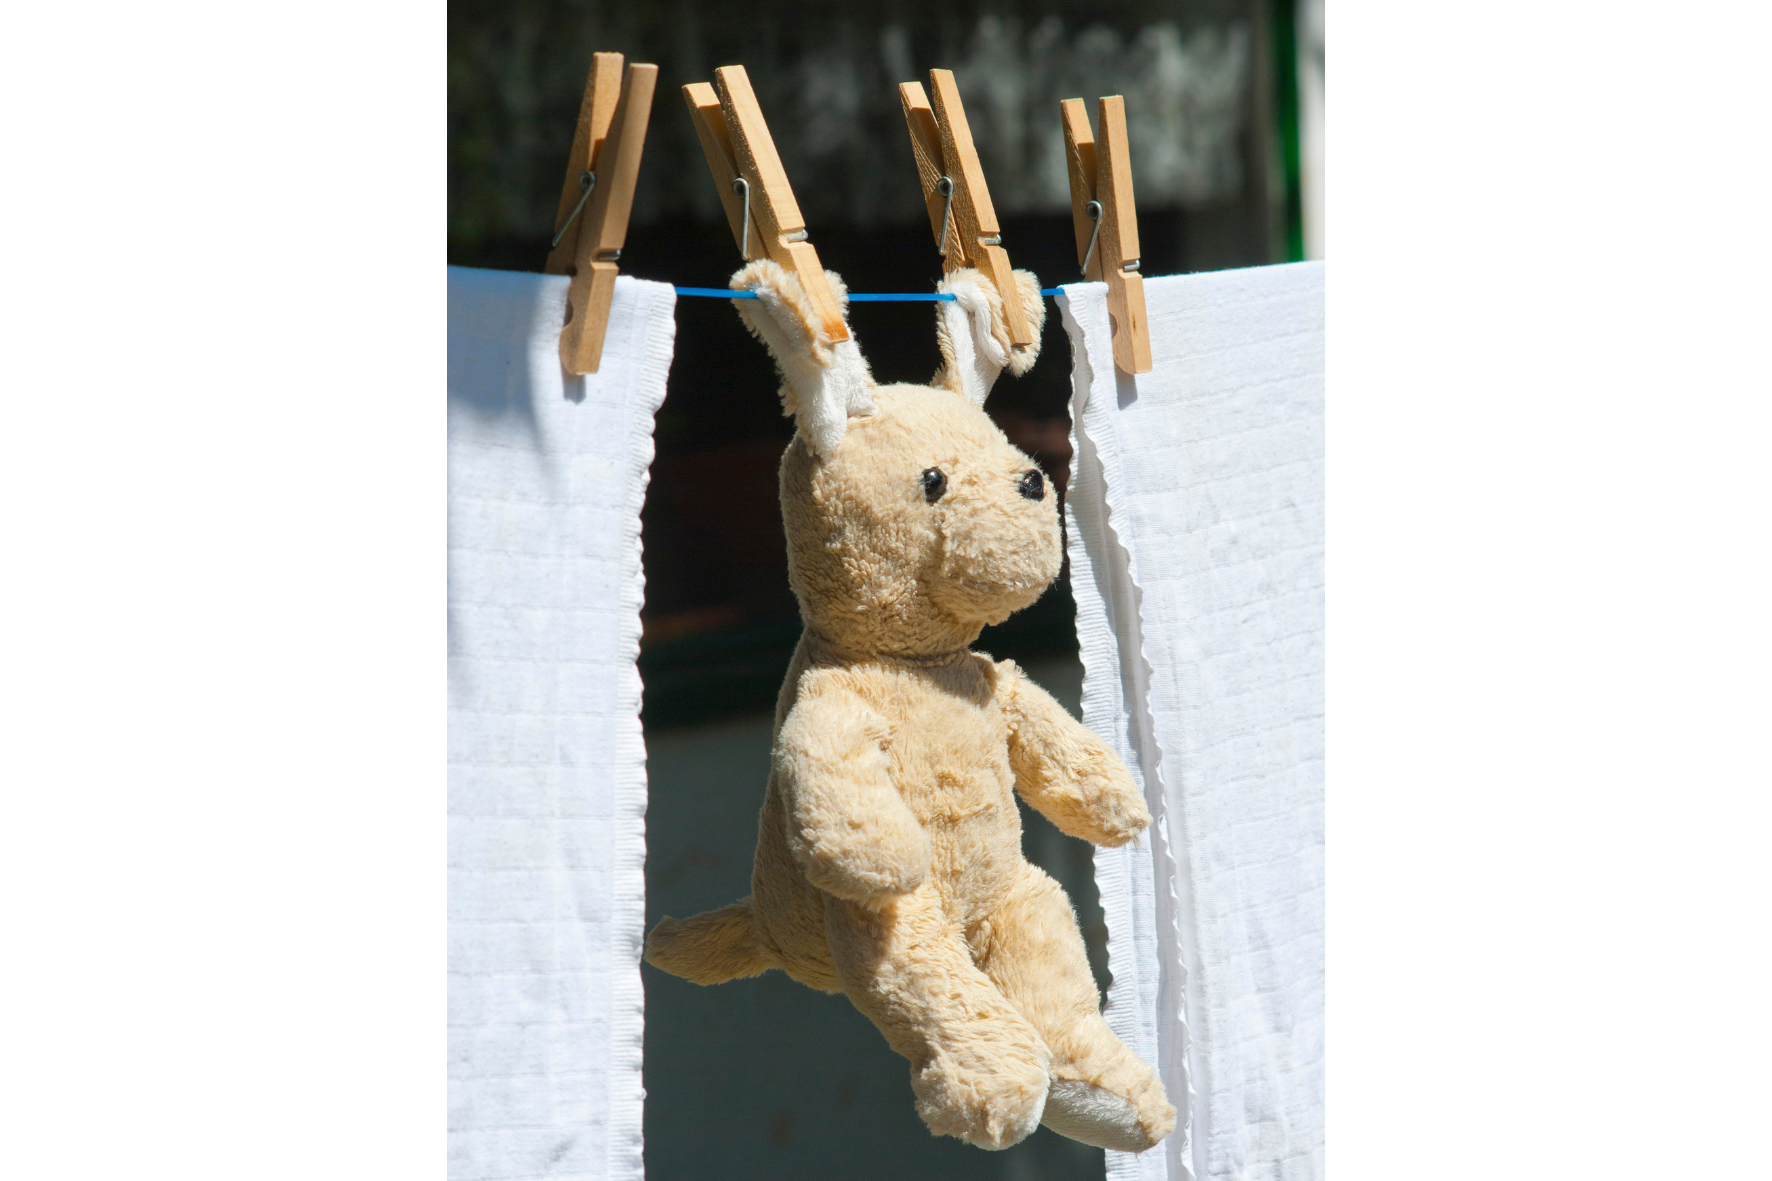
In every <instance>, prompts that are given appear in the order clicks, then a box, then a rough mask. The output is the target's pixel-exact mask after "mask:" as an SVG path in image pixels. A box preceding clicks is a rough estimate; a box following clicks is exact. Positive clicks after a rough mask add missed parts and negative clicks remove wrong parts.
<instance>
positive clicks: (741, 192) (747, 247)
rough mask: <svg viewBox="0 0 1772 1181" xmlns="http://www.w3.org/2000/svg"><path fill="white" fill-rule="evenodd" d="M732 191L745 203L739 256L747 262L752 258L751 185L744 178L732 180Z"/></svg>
mask: <svg viewBox="0 0 1772 1181" xmlns="http://www.w3.org/2000/svg"><path fill="white" fill-rule="evenodd" d="M732 191H733V192H735V193H737V194H738V199H739V200H740V201H743V202H744V235H743V237H741V238H740V239H739V242H738V256H739V257H740V258H742V259H744V260H745V261H746V262H749V261H750V258H751V183H750V182H749V181H747V180H746V179H745V178H744V177H742V176H735V177H733V178H732Z"/></svg>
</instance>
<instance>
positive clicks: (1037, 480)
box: [1015, 468, 1046, 500]
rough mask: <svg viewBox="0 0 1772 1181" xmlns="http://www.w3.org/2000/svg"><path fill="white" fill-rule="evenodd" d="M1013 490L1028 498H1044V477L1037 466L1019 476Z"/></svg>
mask: <svg viewBox="0 0 1772 1181" xmlns="http://www.w3.org/2000/svg"><path fill="white" fill-rule="evenodd" d="M1015 490H1016V491H1017V492H1019V493H1021V494H1022V495H1023V496H1025V497H1027V498H1028V499H1029V500H1045V499H1046V477H1044V476H1042V475H1041V474H1040V469H1039V468H1034V469H1032V470H1031V471H1029V472H1028V473H1027V475H1025V476H1023V477H1022V478H1021V483H1019V484H1017V485H1016V486H1015Z"/></svg>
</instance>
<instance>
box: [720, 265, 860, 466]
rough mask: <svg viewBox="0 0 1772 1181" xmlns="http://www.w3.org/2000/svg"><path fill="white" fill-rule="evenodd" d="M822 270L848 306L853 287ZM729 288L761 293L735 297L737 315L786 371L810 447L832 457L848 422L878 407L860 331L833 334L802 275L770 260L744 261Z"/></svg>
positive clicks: (792, 404)
mask: <svg viewBox="0 0 1772 1181" xmlns="http://www.w3.org/2000/svg"><path fill="white" fill-rule="evenodd" d="M824 275H825V279H826V280H828V281H829V283H830V285H831V290H832V291H833V292H834V293H835V294H836V296H837V304H838V306H839V307H841V308H843V309H844V310H845V311H847V310H848V307H849V292H848V289H847V288H845V287H844V286H843V280H842V279H841V278H840V277H838V275H837V273H836V272H835V271H826V272H825V273H824ZM727 286H729V287H732V288H734V289H735V290H739V291H755V292H756V293H757V298H756V299H745V300H739V301H737V302H738V314H739V315H740V316H741V317H743V319H744V322H745V327H747V328H749V329H750V330H751V332H752V334H753V335H755V336H757V337H758V338H759V339H761V340H762V342H763V343H764V344H765V345H767V346H769V353H770V355H771V356H773V357H774V358H775V364H776V367H777V368H779V369H780V370H781V376H782V379H783V384H782V387H781V403H782V409H783V411H784V412H785V413H787V414H789V415H791V416H793V418H794V421H795V422H796V423H797V424H798V425H799V427H800V429H801V430H802V431H804V432H805V434H806V437H807V439H808V440H810V441H811V443H812V449H813V451H814V452H816V453H817V454H818V455H819V456H820V457H821V458H829V456H830V455H831V454H832V453H833V452H834V451H836V449H837V444H839V443H841V442H842V441H843V435H844V432H845V431H847V430H848V427H849V420H850V419H851V418H854V417H858V416H860V415H863V414H872V413H874V399H873V394H872V393H871V391H872V390H873V387H874V376H873V374H872V373H871V372H869V371H868V363H867V361H865V360H864V359H863V358H862V355H861V349H860V348H858V347H857V346H856V343H855V334H854V333H853V332H851V333H850V334H849V339H848V340H839V341H836V342H832V341H831V340H829V339H828V338H827V337H826V336H825V334H824V332H823V331H822V330H821V329H820V327H819V317H818V313H817V312H816V311H815V310H814V309H813V306H812V301H811V300H809V299H807V298H806V292H805V290H804V289H803V288H801V286H800V281H799V280H798V279H796V278H795V277H794V276H793V275H792V274H791V273H789V272H788V271H787V270H785V269H783V268H782V266H781V265H780V264H779V263H777V262H775V261H774V260H773V259H767V258H762V259H758V260H757V261H756V262H753V263H750V264H748V265H746V266H745V267H744V269H742V270H740V271H739V272H738V273H737V274H735V275H733V276H732V281H731V282H730V283H728V284H727ZM844 326H845V327H847V326H848V320H847V317H845V320H844Z"/></svg>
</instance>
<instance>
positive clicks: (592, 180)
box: [548, 171, 619, 253]
mask: <svg viewBox="0 0 1772 1181" xmlns="http://www.w3.org/2000/svg"><path fill="white" fill-rule="evenodd" d="M578 187H579V188H580V189H583V190H584V191H583V192H582V193H580V194H579V198H578V204H577V205H574V206H573V207H572V212H571V213H568V214H567V215H566V222H565V224H563V225H562V226H561V227H560V232H559V233H557V234H555V235H554V240H553V241H552V242H549V243H548V249H549V250H552V249H554V247H556V246H558V245H559V244H560V239H561V238H564V237H565V236H566V231H567V230H570V229H571V228H572V223H573V222H575V221H577V220H578V211H579V210H581V209H583V208H584V207H585V202H586V201H589V200H590V199H591V190H592V189H594V188H596V187H597V174H596V173H594V172H589V171H586V172H581V173H579V174H578ZM618 253H619V252H618Z"/></svg>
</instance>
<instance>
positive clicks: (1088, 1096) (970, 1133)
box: [647, 261, 1175, 1152]
mask: <svg viewBox="0 0 1772 1181" xmlns="http://www.w3.org/2000/svg"><path fill="white" fill-rule="evenodd" d="M1017 277H1018V279H1020V280H1021V281H1022V285H1023V302H1024V306H1026V307H1027V308H1028V310H1029V311H1030V312H1031V313H1032V314H1033V316H1034V319H1035V323H1036V329H1037V327H1038V325H1039V323H1040V322H1041V321H1043V319H1044V307H1043V305H1042V304H1041V302H1040V300H1039V297H1038V288H1037V284H1035V283H1034V282H1033V277H1032V276H1031V275H1026V274H1025V273H1023V272H1018V273H1017ZM831 278H832V280H833V287H836V288H837V289H839V290H841V287H840V281H839V280H837V278H836V276H834V275H833V276H831ZM733 285H734V286H735V287H746V288H751V289H754V290H757V291H758V292H759V293H760V294H762V295H763V296H764V298H761V299H759V300H756V301H744V302H743V303H741V304H740V310H741V314H742V315H743V316H744V318H745V321H746V323H747V324H749V325H750V327H751V328H752V330H753V331H754V332H756V333H757V334H758V335H759V336H760V337H761V338H762V339H763V340H764V342H765V343H766V344H767V345H768V346H769V349H770V351H771V353H773V354H774V355H775V358H776V360H777V362H778V363H779V365H780V367H781V370H782V374H783V377H784V379H785V381H786V383H787V384H786V386H785V387H784V390H783V398H784V401H785V404H786V405H787V407H788V409H789V412H790V413H796V416H797V421H798V424H799V427H800V429H799V431H798V432H797V433H796V435H795V437H794V440H793V442H792V443H791V444H790V445H789V446H788V449H787V452H786V454H785V455H784V456H783V457H782V464H781V502H782V516H783V520H784V523H785V526H786V530H787V537H788V573H789V579H790V581H791V582H792V585H793V589H794V593H795V595H796V596H797V597H798V598H799V601H800V610H801V614H802V616H803V617H804V620H805V625H806V627H805V632H804V634H803V635H802V637H801V640H800V645H799V648H798V649H797V650H796V652H795V654H794V659H793V663H792V666H791V667H790V668H789V670H788V675H787V679H786V681H785V683H784V684H783V685H782V691H781V696H780V699H779V701H778V703H777V705H776V715H775V726H776V739H775V752H774V760H773V762H774V765H773V768H772V770H771V773H770V776H769V784H768V788H767V791H766V793H765V796H764V800H763V811H762V815H761V817H760V818H759V822H758V835H757V855H756V862H755V866H754V869H753V872H752V877H751V895H750V896H749V897H748V898H745V899H742V900H740V901H739V902H736V903H734V904H732V905H731V906H727V907H724V908H723V909H721V910H716V911H711V912H709V913H707V914H703V915H699V916H697V917H695V918H693V919H689V920H687V921H683V922H679V921H677V920H675V919H670V918H666V919H664V920H663V921H661V922H660V923H659V924H658V926H657V927H656V928H655V929H654V930H653V932H652V934H651V936H650V937H649V938H648V941H647V959H648V961H650V962H651V963H653V964H654V965H656V966H658V967H660V968H663V969H665V970H666V971H669V972H673V973H675V974H676V975H679V976H682V977H685V978H686V979H689V980H693V981H695V982H697V983H702V984H708V983H716V982H719V981H722V980H730V979H736V978H738V977H741V976H753V975H756V974H757V973H759V972H762V971H766V970H768V969H770V968H780V969H782V970H783V971H785V972H786V973H787V974H788V975H789V976H792V977H793V978H794V979H796V980H799V981H801V982H802V983H805V984H808V985H810V986H812V987H813V988H818V989H823V990H825V991H838V990H841V991H842V992H844V993H846V994H848V996H849V998H850V1000H851V1001H853V1002H854V1004H855V1006H856V1007H857V1008H858V1009H860V1010H861V1011H862V1012H863V1013H864V1014H866V1015H867V1016H868V1018H869V1019H871V1020H872V1021H873V1022H874V1024H875V1025H876V1026H878V1027H879V1029H880V1031H881V1032H882V1033H883V1034H884V1035H885V1036H886V1040H887V1042H888V1043H889V1044H890V1045H891V1047H892V1048H893V1049H894V1050H895V1051H897V1052H898V1053H899V1054H901V1055H903V1056H904V1057H905V1058H906V1059H908V1060H909V1061H910V1063H911V1086H912V1090H913V1091H914V1093H915V1095H916V1097H917V1110H918V1112H919V1114H920V1115H921V1116H922V1117H923V1120H924V1122H925V1123H927V1124H928V1126H929V1128H930V1130H931V1131H934V1132H936V1133H938V1134H943V1135H950V1136H957V1137H959V1138H960V1139H962V1140H965V1141H967V1142H968V1143H971V1144H976V1145H978V1146H980V1147H982V1148H1007V1147H1008V1146H1010V1145H1011V1144H1014V1143H1016V1142H1018V1141H1019V1140H1021V1139H1023V1138H1024V1137H1026V1136H1027V1135H1029V1134H1030V1133H1032V1132H1033V1130H1034V1128H1035V1127H1036V1126H1038V1125H1039V1124H1040V1123H1041V1122H1042V1120H1044V1122H1045V1123H1046V1124H1047V1126H1049V1127H1051V1128H1053V1129H1054V1130H1055V1131H1058V1132H1060V1133H1062V1134H1064V1135H1067V1136H1070V1137H1073V1138H1075V1139H1078V1140H1083V1141H1085V1142H1087V1143H1091V1144H1097V1145H1100V1146H1102V1147H1108V1148H1115V1149H1119V1150H1122V1151H1131V1152H1137V1151H1142V1150H1143V1149H1146V1148H1149V1147H1150V1146H1151V1145H1153V1144H1155V1143H1156V1142H1157V1141H1159V1140H1161V1139H1162V1138H1163V1137H1164V1136H1165V1135H1167V1134H1168V1133H1169V1132H1170V1131H1171V1130H1172V1129H1173V1128H1174V1126H1175V1109H1174V1108H1173V1107H1171V1106H1170V1105H1169V1102H1168V1100H1167V1098H1166V1097H1165V1095H1164V1093H1163V1087H1162V1084H1161V1083H1160V1082H1159V1081H1158V1079H1157V1077H1156V1074H1155V1073H1154V1072H1153V1071H1152V1070H1151V1069H1150V1068H1149V1067H1148V1066H1146V1065H1145V1064H1144V1063H1142V1062H1140V1061H1139V1060H1138V1058H1137V1056H1136V1055H1134V1054H1133V1053H1132V1051H1130V1050H1129V1049H1127V1048H1126V1046H1125V1045H1124V1044H1122V1043H1121V1042H1120V1041H1119V1039H1118V1038H1116V1037H1115V1036H1114V1035H1113V1033H1112V1031H1111V1030H1109V1028H1108V1025H1107V1022H1106V1021H1104V1020H1103V1019H1102V1017H1101V1014H1100V1011H1099V1002H1100V998H1099V995H1098V994H1097V992H1096V988H1095V982H1094V979H1093V978H1092V977H1091V975H1090V973H1089V966H1088V962H1087V960H1086V958H1085V955H1084V950H1083V940H1082V936H1081V935H1080V934H1079V932H1078V930H1077V921H1076V916H1075V914H1074V913H1073V912H1072V910H1071V905H1070V900H1069V899H1068V898H1067V897H1066V896H1065V894H1064V891H1063V890H1062V889H1061V888H1060V887H1059V885H1058V883H1057V882H1055V881H1053V880H1052V879H1051V878H1050V877H1049V876H1047V875H1046V874H1045V873H1043V872H1042V871H1041V870H1040V869H1038V868H1037V867H1035V866H1033V865H1030V864H1029V863H1028V862H1027V861H1026V860H1025V859H1024V858H1023V857H1022V855H1021V820H1020V816H1019V814H1018V813H1017V811H1016V806H1015V799H1014V795H1013V793H1014V792H1016V791H1019V792H1020V793H1021V796H1022V798H1023V799H1024V800H1026V801H1027V802H1028V804H1029V805H1030V806H1032V807H1034V808H1036V809H1038V810H1039V811H1040V812H1041V813H1042V814H1044V815H1045V816H1047V817H1048V818H1049V819H1051V821H1052V822H1053V823H1054V824H1055V825H1057V826H1058V827H1059V828H1060V829H1061V830H1062V831H1064V832H1066V833H1069V834H1071V835H1072V836H1077V837H1081V838H1083V839H1085V840H1089V841H1093V842H1095V843H1097V844H1102V845H1121V844H1124V843H1126V842H1127V841H1130V840H1132V839H1133V838H1135V837H1136V836H1137V835H1138V834H1139V833H1140V832H1142V831H1143V830H1144V828H1145V826H1146V825H1148V824H1149V823H1150V814H1149V812H1148V811H1147V810H1146V809H1145V805H1144V801H1143V799H1141V798H1140V795H1139V792H1138V790H1137V788H1136V786H1135V785H1134V783H1133V782H1132V779H1131V776H1130V775H1129V774H1128V773H1127V771H1126V768H1125V766H1124V765H1123V764H1122V763H1121V762H1120V761H1119V759H1118V758H1117V757H1116V756H1115V755H1114V754H1113V752H1112V751H1111V750H1109V749H1108V748H1107V746H1106V745H1105V744H1103V743H1102V742H1101V741H1100V740H1099V739H1098V738H1096V737H1095V735H1094V734H1092V733H1091V732H1090V731H1089V730H1087V729H1085V728H1084V727H1083V726H1081V725H1079V724H1078V723H1077V722H1076V721H1075V720H1073V719H1072V718H1071V716H1070V715H1069V714H1068V713H1066V712H1065V710H1064V709H1063V708H1062V707H1061V706H1059V705H1058V703H1057V702H1055V701H1053V699H1052V698H1051V697H1050V696H1049V695H1048V694H1047V693H1046V692H1045V691H1044V690H1042V689H1041V688H1040V687H1039V686H1037V685H1035V684H1034V683H1033V682H1031V681H1029V680H1027V679H1026V678H1025V677H1023V676H1022V674H1021V672H1020V670H1019V669H1017V668H1016V667H1015V665H1014V664H1013V663H1012V662H1010V661H993V660H991V659H990V657H988V656H986V655H984V654H982V653H977V652H973V651H971V650H970V645H971V644H972V643H973V642H974V641H976V640H977V638H978V635H979V631H980V629H982V628H983V626H984V625H985V624H987V623H995V622H998V621H1000V620H1002V619H1005V618H1007V617H1008V616H1009V615H1010V614H1011V613H1012V612H1014V611H1018V610H1020V609H1021V608H1023V607H1026V606H1027V605H1029V604H1030V603H1032V602H1033V601H1034V600H1035V599H1037V598H1038V597H1039V596H1040V594H1041V593H1042V592H1043V591H1044V590H1045V589H1046V587H1047V586H1048V585H1049V584H1050V583H1051V582H1052V580H1053V578H1055V577H1056V576H1057V574H1058V570H1059V563H1060V559H1061V553H1060V543H1059V527H1058V514H1057V506H1056V499H1057V498H1056V496H1055V495H1054V493H1053V492H1052V490H1051V489H1050V488H1049V487H1046V488H1044V489H1043V492H1042V495H1041V496H1040V497H1039V498H1038V499H1034V498H1030V497H1029V496H1027V495H1024V493H1023V490H1022V485H1021V481H1022V480H1023V478H1024V477H1025V476H1026V475H1027V473H1028V472H1029V471H1030V470H1033V469H1034V464H1033V463H1032V461H1030V460H1029V459H1028V458H1027V456H1025V455H1023V454H1022V453H1021V452H1019V451H1017V450H1016V449H1015V448H1014V447H1012V446H1010V444H1009V442H1008V440H1007V439H1005V438H1004V437H1003V434H1002V432H1001V431H999V430H998V429H997V428H996V426H995V425H994V424H992V422H991V420H990V419H989V418H988V417H987V416H986V415H985V414H984V412H983V410H982V409H980V408H979V407H980V404H981V403H982V402H983V400H984V395H985V394H986V393H988V392H989V389H990V385H991V383H992V382H993V381H994V380H995V379H996V377H997V374H998V372H1000V370H1001V369H1002V368H1003V367H1005V366H1006V365H1007V366H1009V367H1011V368H1012V369H1013V370H1014V371H1017V372H1019V371H1022V370H1025V369H1026V368H1027V367H1028V366H1029V365H1031V364H1032V360H1033V359H1032V356H1031V355H1028V354H1027V353H1026V352H1025V351H1024V352H1023V353H1021V354H1020V355H1017V354H1016V353H1015V352H1014V351H1012V350H1010V349H1009V348H1008V337H1007V333H1006V331H1004V329H1003V312H1002V302H1001V300H1000V299H999V298H998V296H997V293H996V292H995V291H994V290H993V289H991V287H990V285H989V284H988V283H986V282H984V281H982V280H981V279H980V278H979V276H978V275H977V274H976V273H974V272H970V271H960V272H956V273H955V274H954V275H952V276H950V277H949V279H948V280H947V281H946V282H945V283H944V285H943V286H944V289H946V290H952V291H955V292H957V293H959V294H960V295H961V298H960V299H958V300H956V301H954V302H952V303H943V304H938V305H937V306H938V308H941V309H944V311H942V312H940V313H938V333H937V335H938V342H939V344H940V346H941V351H942V356H943V367H942V370H941V371H940V372H938V373H937V374H936V377H935V381H934V384H933V385H930V386H913V385H890V386H873V385H872V378H871V377H870V376H867V370H866V363H865V362H864V361H861V360H860V354H859V352H856V353H855V354H854V356H853V358H848V357H846V356H845V355H843V353H841V352H839V347H838V346H833V345H831V343H830V342H828V341H825V340H822V339H820V338H819V334H818V329H817V328H816V327H815V326H816V324H817V322H818V321H817V319H816V317H813V316H810V315H808V314H806V312H805V307H806V301H805V297H804V295H803V293H801V292H800V290H799V287H798V284H797V282H796V280H795V279H794V278H793V277H792V276H791V275H789V274H788V273H787V272H785V271H783V270H782V269H781V268H780V267H778V266H776V265H775V264H774V263H772V262H767V261H765V262H755V263H752V264H750V265H749V266H747V267H746V268H745V269H744V270H742V271H740V272H739V273H738V275H736V276H734V280H733ZM846 343H848V344H849V345H850V346H851V347H853V341H850V342H846ZM834 373H835V374H838V375H840V376H839V379H838V380H837V381H835V382H833V380H832V376H833V374H834ZM857 374H860V375H862V376H861V377H860V378H858V377H856V375H857ZM858 380H865V382H866V388H865V389H864V390H863V391H861V394H860V395H859V396H858V394H857V392H856V390H855V389H854V388H852V387H853V386H854V384H855V382H856V381H858ZM815 407H816V408H818V409H817V411H816V413H815V412H814V411H815ZM812 420H816V429H811V428H810V427H809V422H811V421H812ZM932 468H934V469H939V471H940V472H941V473H942V474H943V475H944V476H945V480H946V486H945V490H943V491H942V493H941V495H940V496H939V497H938V498H936V499H934V500H933V501H931V500H930V499H929V498H928V497H927V496H926V494H925V484H924V482H923V473H924V472H926V471H927V470H929V469H932Z"/></svg>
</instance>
